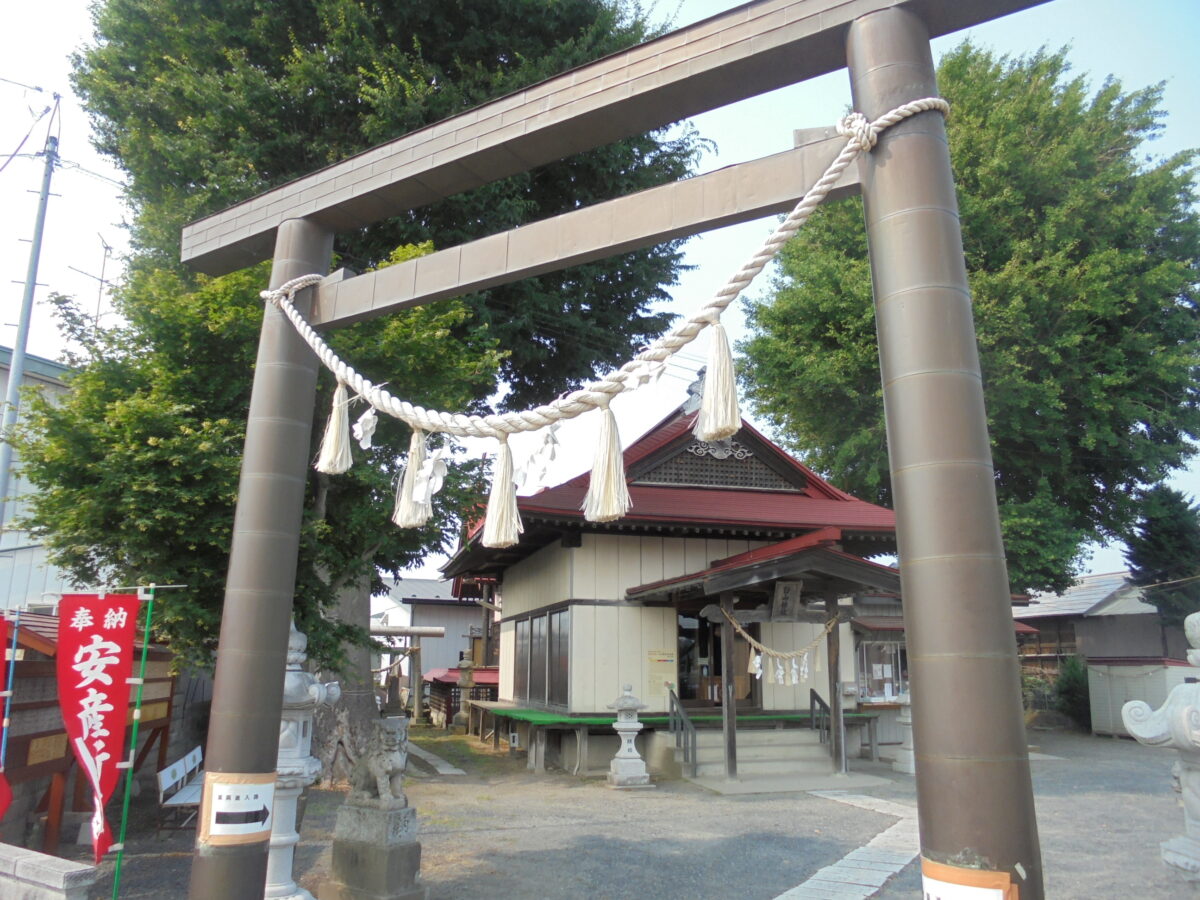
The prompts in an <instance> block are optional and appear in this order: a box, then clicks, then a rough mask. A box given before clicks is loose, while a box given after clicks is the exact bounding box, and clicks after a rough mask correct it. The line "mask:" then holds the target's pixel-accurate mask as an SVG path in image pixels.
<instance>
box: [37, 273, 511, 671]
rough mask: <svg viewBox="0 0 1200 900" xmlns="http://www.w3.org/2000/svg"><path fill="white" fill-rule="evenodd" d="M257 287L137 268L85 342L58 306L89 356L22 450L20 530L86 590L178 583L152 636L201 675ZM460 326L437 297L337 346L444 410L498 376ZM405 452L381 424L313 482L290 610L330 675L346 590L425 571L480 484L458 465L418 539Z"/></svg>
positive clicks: (400, 433) (241, 426) (216, 608)
mask: <svg viewBox="0 0 1200 900" xmlns="http://www.w3.org/2000/svg"><path fill="white" fill-rule="evenodd" d="M266 277H267V267H266V266H265V265H260V266H257V267H254V268H251V269H247V270H245V271H243V272H238V273H235V274H232V275H226V276H223V277H221V278H215V279H208V278H201V279H199V285H198V287H196V288H194V289H189V288H188V287H187V285H186V284H185V282H184V279H183V278H182V277H181V276H180V275H179V273H177V272H173V271H170V270H166V269H153V270H141V271H139V272H137V273H136V274H135V275H134V276H133V277H132V278H131V279H130V281H129V283H128V284H127V285H126V286H125V287H124V288H123V289H122V290H121V291H120V292H118V295H117V302H118V309H119V310H120V311H121V312H123V313H124V314H125V316H126V318H127V320H128V324H127V325H125V326H123V327H121V328H117V329H111V330H107V331H101V332H100V333H99V335H98V338H97V340H96V341H93V339H92V333H91V331H90V323H88V322H86V320H85V319H83V318H81V317H79V316H78V315H76V314H75V313H74V312H73V307H72V306H71V304H70V301H69V300H66V299H65V298H60V300H59V302H60V303H63V304H65V305H66V307H67V316H66V321H67V322H68V323H72V322H74V323H75V325H76V327H77V328H78V329H81V330H77V331H76V332H75V333H74V334H73V335H72V337H73V338H75V340H77V341H78V342H80V343H83V344H85V345H86V346H87V347H88V349H89V350H90V352H91V354H92V355H91V358H90V359H88V360H87V361H86V362H85V361H84V360H82V359H80V360H76V362H77V363H79V365H78V368H77V370H76V372H75V373H74V374H73V375H72V376H69V378H68V383H69V385H70V388H71V390H70V392H69V393H68V394H66V395H64V396H62V397H61V398H46V397H42V396H38V395H34V396H33V397H31V398H30V405H29V406H28V412H27V418H26V424H25V426H24V431H23V433H22V434H21V436H20V437H19V439H18V443H17V446H18V448H19V450H20V452H21V456H22V459H23V472H24V475H25V477H27V478H28V479H29V480H30V481H31V483H33V484H34V485H35V486H36V487H37V488H38V492H37V493H36V494H34V495H33V496H32V497H31V498H29V504H30V510H29V514H28V515H29V521H30V527H31V529H32V531H33V533H34V534H35V535H36V536H38V537H39V539H41V540H42V541H43V542H44V543H45V545H46V547H47V549H48V552H49V555H50V559H51V560H52V561H53V562H54V563H55V564H56V565H58V566H60V567H61V568H63V569H64V570H65V571H67V572H69V573H70V574H71V575H72V576H73V577H74V578H75V579H76V581H77V582H78V583H80V584H113V583H119V584H136V583H143V582H145V581H147V580H153V581H156V582H157V583H159V584H182V585H186V588H185V589H183V590H178V591H169V592H164V593H163V595H162V598H161V603H160V604H159V607H158V608H159V610H160V612H159V613H158V614H157V619H158V623H157V624H158V629H159V634H160V635H162V636H163V637H166V638H168V639H169V640H170V641H171V644H172V647H173V649H174V650H175V652H176V654H177V655H178V656H179V657H180V658H181V659H185V660H187V661H188V662H191V663H194V664H197V665H201V666H203V665H206V664H207V663H208V661H209V660H208V657H209V652H210V650H211V646H212V642H213V641H214V640H215V637H216V634H217V630H218V623H219V616H220V609H221V603H222V599H223V596H224V580H225V570H226V567H227V561H228V554H229V544H230V539H231V535H232V528H233V508H234V504H235V501H236V499H237V486H238V476H239V471H240V466H241V452H242V444H243V441H244V439H245V422H246V411H247V409H248V406H249V401H250V373H251V371H252V370H253V365H254V358H255V354H256V349H257V336H258V329H259V323H260V321H261V317H262V303H261V301H259V300H258V299H257V296H256V295H257V292H258V291H259V290H260V289H261V288H262V286H263V284H264V282H265V279H266ZM467 319H469V312H468V310H467V309H466V307H465V306H464V305H463V304H462V303H460V302H458V301H442V302H440V303H436V304H433V305H430V306H426V307H421V308H419V309H416V310H413V311H412V312H411V314H409V315H405V316H398V317H394V318H391V319H389V320H387V321H386V322H385V323H383V324H382V325H379V326H375V327H373V328H370V329H367V328H363V327H355V328H352V329H348V330H346V331H343V332H340V333H339V334H338V335H337V338H336V339H337V341H338V346H339V349H340V350H342V351H343V352H347V353H348V354H350V355H352V356H354V357H355V358H356V359H361V360H363V361H364V364H366V365H368V366H370V367H371V368H372V371H373V372H378V373H380V376H381V380H386V381H387V382H388V383H389V387H390V388H391V389H392V390H394V391H397V392H402V391H407V392H410V393H411V394H412V395H414V396H421V397H422V398H425V400H426V401H427V402H429V403H430V404H431V405H445V406H451V407H453V406H457V405H461V404H463V403H465V402H467V401H468V400H469V398H470V397H472V396H473V395H474V394H475V392H476V391H477V390H478V389H479V388H480V386H481V385H490V384H491V383H492V382H493V380H494V377H495V372H496V368H497V366H498V356H499V354H498V353H497V351H496V350H495V349H494V346H493V345H494V340H493V339H492V338H491V337H490V335H489V334H488V332H487V329H486V328H477V329H475V330H473V331H471V332H470V338H469V339H468V340H465V341H464V340H460V339H458V338H455V337H454V336H453V333H454V330H455V329H456V328H458V327H459V326H461V325H462V323H463V322H464V320H467ZM323 393H324V395H325V396H324V398H323V399H324V405H323V406H322V408H321V412H322V413H323V411H324V410H326V409H328V405H327V404H328V389H326V390H325V391H324V392H323ZM321 418H322V415H321V413H319V414H318V419H317V426H316V428H315V429H314V431H315V435H314V437H319V434H320V431H321V427H320V423H321ZM407 442H408V432H407V429H405V428H404V427H403V426H401V425H400V424H399V423H398V422H396V421H395V420H392V419H389V418H387V417H381V419H380V422H379V427H378V429H377V431H376V442H375V446H374V447H373V448H372V449H371V450H368V451H360V450H358V449H357V448H356V449H355V457H356V463H355V466H354V468H352V469H351V470H350V471H349V472H347V473H346V474H344V475H340V476H337V477H336V478H328V477H326V476H322V475H319V474H317V473H315V472H314V473H313V474H312V476H311V478H310V484H309V491H308V501H307V503H306V515H305V520H304V528H303V532H302V536H301V541H302V551H301V556H302V559H301V565H300V567H299V571H298V575H297V587H296V600H297V603H296V607H297V615H298V617H299V620H300V627H301V628H302V629H303V630H305V631H307V632H308V633H309V637H310V640H309V647H310V652H311V653H312V655H313V656H314V657H315V658H318V659H322V660H324V661H326V662H329V663H336V661H337V660H339V659H340V654H341V644H342V642H343V641H345V640H346V639H349V638H352V637H354V636H355V634H354V632H353V629H351V628H349V627H346V624H347V623H341V624H339V623H337V622H333V621H329V622H327V621H324V620H322V619H321V616H322V612H323V610H325V609H327V608H328V607H329V606H330V605H331V604H332V603H333V601H334V597H335V594H336V592H337V591H338V589H339V588H341V587H342V586H344V585H345V584H347V583H354V582H356V581H359V580H361V579H362V577H363V576H364V575H368V576H371V579H372V580H373V581H374V582H377V578H375V572H376V570H377V569H382V570H385V571H390V572H391V573H393V574H397V573H398V572H399V570H401V569H403V568H405V567H408V566H411V565H413V564H415V563H417V562H419V561H420V559H421V558H422V557H423V556H424V555H425V553H426V552H427V551H428V549H429V548H430V547H437V546H438V545H439V544H440V543H441V542H443V541H450V540H453V538H454V536H455V533H456V525H457V521H458V519H459V517H460V516H461V515H462V514H463V512H464V510H466V509H468V508H469V507H470V506H471V505H472V504H474V503H475V502H476V498H477V496H478V493H479V490H480V485H479V483H478V482H479V476H480V474H481V473H480V472H479V469H478V466H477V465H466V464H464V465H461V466H458V467H456V469H455V472H454V475H453V477H452V478H451V479H450V480H449V484H448V486H447V488H446V489H445V490H444V491H443V493H442V494H440V495H439V496H438V503H437V513H438V515H437V517H436V519H435V520H434V521H433V522H432V523H431V524H430V525H429V526H427V527H426V528H424V529H421V530H418V531H403V530H400V529H397V528H395V527H393V526H392V525H391V524H390V523H389V522H388V516H389V515H390V512H391V505H392V504H391V498H392V496H393V491H394V489H393V482H394V481H395V479H396V478H397V477H398V474H399V469H400V464H401V461H400V460H399V459H398V456H397V448H402V447H406V446H407ZM314 455H315V451H314ZM306 626H307V627H306Z"/></svg>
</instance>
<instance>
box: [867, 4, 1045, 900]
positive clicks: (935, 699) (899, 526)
mask: <svg viewBox="0 0 1200 900" xmlns="http://www.w3.org/2000/svg"><path fill="white" fill-rule="evenodd" d="M847 59H848V65H849V69H850V79H851V90H852V93H853V97H854V108H855V109H856V110H858V111H860V112H862V113H863V114H865V115H866V116H867V118H868V119H874V118H876V117H878V116H880V115H881V114H883V113H885V112H887V111H888V110H890V109H892V108H894V107H896V106H898V105H900V104H901V103H905V102H907V101H910V100H915V99H918V98H920V97H930V96H936V95H937V84H936V80H935V77H934V68H933V59H932V55H931V53H930V48H929V32H928V30H927V29H926V26H925V24H924V23H923V22H922V21H921V19H920V18H918V17H917V16H916V15H914V14H913V13H910V12H908V11H907V10H904V9H898V8H892V9H887V10H882V11H879V12H874V13H871V14H869V15H866V16H864V17H862V18H860V19H858V20H856V21H855V22H854V23H852V24H851V26H850V30H849V35H848V38H847ZM862 166H863V168H862V192H863V199H864V204H865V209H866V226H867V239H868V243H869V246H870V253H871V274H872V280H873V284H874V291H875V311H876V312H875V315H876V323H877V329H878V334H879V357H880V368H881V370H882V376H883V399H884V413H885V417H886V422H887V436H888V451H889V455H890V464H891V472H892V489H893V499H894V502H895V508H896V531H897V540H898V546H899V556H900V578H901V583H902V585H903V596H904V619H905V631H906V634H907V642H908V661H909V676H910V683H911V686H912V696H913V703H912V714H913V741H914V746H915V750H916V769H917V800H918V810H919V817H920V826H921V858H922V859H921V862H922V872H923V876H924V878H925V879H926V880H927V881H928V880H931V879H933V880H938V881H943V882H949V883H951V884H956V885H971V886H974V887H977V888H999V889H1004V891H1005V892H1004V893H997V894H996V896H1003V897H1006V898H1008V897H1018V896H1019V897H1020V900H1042V896H1043V893H1042V863H1041V853H1040V850H1039V845H1038V835H1037V821H1036V819H1035V818H1034V806H1033V787H1032V782H1031V779H1030V773H1029V755H1028V748H1027V745H1026V740H1025V726H1024V718H1023V714H1022V708H1021V693H1020V673H1019V669H1018V663H1017V653H1016V642H1015V638H1014V632H1013V624H1012V613H1011V611H1010V610H1011V601H1010V596H1009V585H1008V572H1007V568H1006V565H1005V561H1004V545H1003V542H1002V540H1001V536H1000V527H999V516H998V512H997V505H996V489H995V482H994V480H993V468H992V458H991V449H990V445H989V441H988V433H987V420H986V417H985V415H984V405H983V385H982V380H981V378H980V372H979V358H978V349H977V346H976V342H975V328H974V322H973V319H972V315H971V297H970V293H969V290H968V287H967V272H966V266H965V263H964V259H963V247H962V233H961V230H960V227H959V219H958V205H957V203H956V201H955V195H954V180H953V176H952V174H951V169H950V155H949V148H948V145H947V141H946V130H945V124H944V122H943V119H942V116H941V114H940V113H936V112H927V113H923V114H921V115H918V116H914V117H912V118H910V119H907V120H906V121H904V122H902V123H900V124H899V125H895V126H893V127H892V128H889V129H888V130H887V131H886V132H884V133H883V135H882V136H881V137H880V140H879V145H878V146H877V147H876V148H875V150H874V151H872V152H871V153H870V154H868V155H866V157H865V161H864V162H863V164H862ZM988 872H990V873H993V875H990V876H989V875H985V873H988ZM1014 888H1015V890H1014ZM932 893H933V895H935V896H938V895H940V893H939V891H937V890H934V891H933V892H932Z"/></svg>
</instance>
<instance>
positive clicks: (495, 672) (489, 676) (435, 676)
mask: <svg viewBox="0 0 1200 900" xmlns="http://www.w3.org/2000/svg"><path fill="white" fill-rule="evenodd" d="M422 678H423V679H424V680H425V681H436V682H438V683H439V684H458V669H430V670H429V671H428V672H426V673H425V674H424V675H423V676H422ZM474 678H475V683H476V684H481V685H487V686H491V685H498V684H499V683H500V670H499V669H496V668H488V669H476V670H475V675H474Z"/></svg>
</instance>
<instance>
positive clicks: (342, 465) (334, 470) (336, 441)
mask: <svg viewBox="0 0 1200 900" xmlns="http://www.w3.org/2000/svg"><path fill="white" fill-rule="evenodd" d="M349 406H350V399H349V397H348V396H347V394H346V382H344V381H339V382H338V386H337V390H336V391H334V392H333V409H331V410H330V412H329V421H328V422H326V423H325V436H324V437H323V438H322V439H321V452H320V454H319V455H318V456H317V465H316V469H317V471H318V472H321V473H323V474H325V475H341V474H342V473H343V472H345V471H346V470H347V469H349V468H350V466H351V464H352V463H353V462H354V460H353V458H352V457H351V456H350V414H349Z"/></svg>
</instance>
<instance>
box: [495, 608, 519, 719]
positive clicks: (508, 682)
mask: <svg viewBox="0 0 1200 900" xmlns="http://www.w3.org/2000/svg"><path fill="white" fill-rule="evenodd" d="M515 635H516V625H515V624H514V623H512V622H501V623H500V690H499V693H498V694H497V697H498V698H499V699H501V700H512V699H513V669H514V668H515V667H514V665H513V646H514V638H515Z"/></svg>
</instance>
